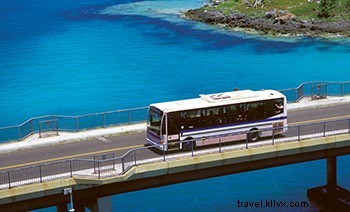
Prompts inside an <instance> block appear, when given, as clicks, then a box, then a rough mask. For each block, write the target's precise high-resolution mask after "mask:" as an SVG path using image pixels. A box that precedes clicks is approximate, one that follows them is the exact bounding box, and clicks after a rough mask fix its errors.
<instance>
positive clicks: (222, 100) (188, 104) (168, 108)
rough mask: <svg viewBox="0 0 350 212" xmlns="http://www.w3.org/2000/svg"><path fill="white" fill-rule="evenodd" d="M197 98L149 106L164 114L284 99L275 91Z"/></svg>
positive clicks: (246, 91)
mask: <svg viewBox="0 0 350 212" xmlns="http://www.w3.org/2000/svg"><path fill="white" fill-rule="evenodd" d="M199 96H200V97H199V98H193V99H185V100H177V101H170V102H161V103H154V104H151V105H150V106H154V107H156V108H158V109H159V110H161V111H164V112H174V111H183V110H191V109H199V108H208V107H215V106H220V105H230V104H238V103H243V102H255V101H261V100H269V99H278V98H284V97H285V96H284V95H283V94H282V93H280V92H278V91H275V90H260V91H252V90H242V91H230V92H223V93H216V94H206V95H199Z"/></svg>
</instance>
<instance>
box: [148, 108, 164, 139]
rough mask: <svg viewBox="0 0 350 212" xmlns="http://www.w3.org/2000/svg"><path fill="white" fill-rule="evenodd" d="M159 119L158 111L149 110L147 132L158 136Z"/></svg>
mask: <svg viewBox="0 0 350 212" xmlns="http://www.w3.org/2000/svg"><path fill="white" fill-rule="evenodd" d="M161 119H162V114H161V113H159V112H158V111H154V110H150V112H149V116H148V120H147V128H148V130H150V131H153V132H155V133H156V134H157V135H160V125H161Z"/></svg>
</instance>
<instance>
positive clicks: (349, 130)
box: [348, 119, 350, 133]
mask: <svg viewBox="0 0 350 212" xmlns="http://www.w3.org/2000/svg"><path fill="white" fill-rule="evenodd" d="M348 133H350V119H348Z"/></svg>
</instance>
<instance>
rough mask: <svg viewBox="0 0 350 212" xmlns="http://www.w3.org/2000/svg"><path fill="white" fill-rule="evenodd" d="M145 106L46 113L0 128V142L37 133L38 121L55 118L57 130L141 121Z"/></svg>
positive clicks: (74, 130) (75, 129)
mask: <svg viewBox="0 0 350 212" xmlns="http://www.w3.org/2000/svg"><path fill="white" fill-rule="evenodd" d="M146 115H147V107H141V108H134V109H127V110H116V111H109V112H102V113H93V114H87V115H81V116H62V115H47V116H40V117H35V118H31V119H29V120H28V121H26V122H24V123H23V124H20V125H16V126H9V127H1V128H0V142H6V141H13V140H23V139H25V138H27V137H28V136H30V135H32V134H34V133H38V132H39V128H40V122H45V121H48V120H55V121H57V123H58V131H68V132H78V131H82V130H90V129H96V128H105V127H111V126H117V125H126V124H133V123H138V122H143V121H145V119H146Z"/></svg>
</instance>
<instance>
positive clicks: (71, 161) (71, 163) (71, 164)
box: [69, 160, 73, 177]
mask: <svg viewBox="0 0 350 212" xmlns="http://www.w3.org/2000/svg"><path fill="white" fill-rule="evenodd" d="M69 171H70V177H73V160H70V161H69Z"/></svg>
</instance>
